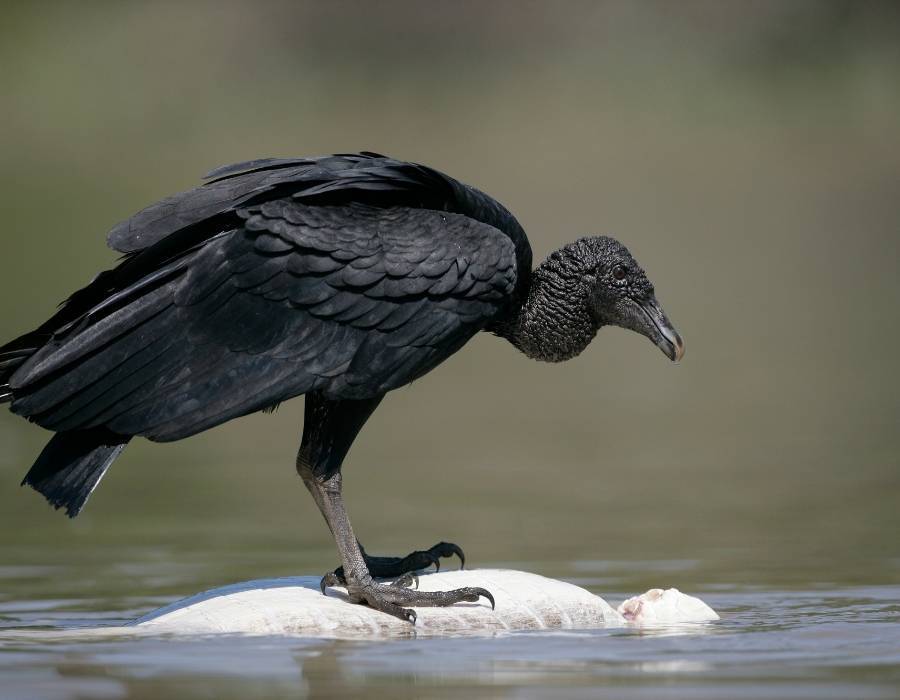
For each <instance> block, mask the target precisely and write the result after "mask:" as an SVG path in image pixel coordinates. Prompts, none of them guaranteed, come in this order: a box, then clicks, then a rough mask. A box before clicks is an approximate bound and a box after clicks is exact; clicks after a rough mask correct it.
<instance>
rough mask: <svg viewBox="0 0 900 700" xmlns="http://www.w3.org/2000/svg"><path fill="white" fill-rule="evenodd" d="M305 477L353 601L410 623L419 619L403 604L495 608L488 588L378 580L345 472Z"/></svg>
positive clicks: (310, 474)
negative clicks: (351, 513) (352, 515)
mask: <svg viewBox="0 0 900 700" xmlns="http://www.w3.org/2000/svg"><path fill="white" fill-rule="evenodd" d="M302 475H303V474H302ZM303 476H304V479H303V481H304V483H305V484H306V487H307V488H308V489H309V491H310V493H311V494H312V496H313V498H314V499H315V500H316V503H317V504H318V505H319V509H320V510H321V511H322V515H323V516H325V522H327V523H328V527H329V528H330V529H331V532H332V534H333V535H334V540H335V542H336V543H337V547H338V552H339V553H340V557H341V561H342V562H343V569H344V579H345V582H346V583H345V585H346V586H347V594H348V595H349V597H350V601H351V602H353V603H366V604H368V605H369V606H371V607H373V608H375V609H376V610H380V611H381V612H386V613H388V614H389V615H394V616H395V617H399V618H400V619H401V620H407V621H409V622H415V621H416V613H415V611H414V610H410V609H409V608H405V607H403V606H405V605H410V606H416V605H419V606H429V607H433V606H446V605H453V604H454V603H460V602H463V601H467V602H471V603H474V602H476V601H477V600H478V599H479V598H480V597H482V596H483V597H484V598H487V599H488V600H489V601H490V603H491V607H494V597H493V596H492V595H491V594H490V592H489V591H487V590H485V589H484V588H458V589H456V590H453V591H416V590H411V589H409V588H405V587H402V586H392V585H384V584H380V583H376V582H375V580H374V579H373V578H372V576H371V574H370V573H369V569H368V568H367V567H366V561H365V559H364V558H363V554H362V551H361V550H360V548H359V544H358V543H357V541H356V537H355V536H354V534H353V528H352V527H351V526H350V519H349V518H348V517H347V511H346V509H345V508H344V500H343V497H342V495H341V474H340V472H338V473H337V474H334V475H332V476H331V477H329V478H328V479H322V480H320V479H316V478H315V477H314V476H313V475H312V473H311V472H310V473H309V477H310V478H307V477H306V476H305V475H303Z"/></svg>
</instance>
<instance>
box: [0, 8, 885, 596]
mask: <svg viewBox="0 0 900 700" xmlns="http://www.w3.org/2000/svg"><path fill="white" fill-rule="evenodd" d="M898 10H900V5H898V4H897V3H893V2H885V3H878V2H852V1H847V2H825V1H822V2H806V1H803V0H796V1H794V2H789V3H783V2H774V1H764V0H761V1H758V2H752V3H749V2H748V3H741V2H713V1H695V2H685V3H670V2H664V1H659V2H591V3H577V2H565V3H527V2H489V3H480V2H457V3H440V4H438V3H406V2H379V3H362V2H327V3H326V2H322V3H292V2H284V3H280V2H257V3H243V4H241V3H231V2H210V3H202V2H191V3H174V2H173V3H162V2H160V3H150V2H147V3H94V2H85V3H81V2H70V3H18V4H17V3H5V4H4V12H3V15H4V17H3V22H2V25H0V66H3V69H2V71H0V95H2V97H0V99H2V102H0V153H2V154H3V157H2V160H0V212H2V217H3V227H2V233H0V260H2V276H0V336H2V340H4V341H5V340H6V339H10V338H12V337H14V336H16V335H18V334H20V333H22V332H25V331H28V330H30V329H31V328H32V327H34V326H35V325H37V324H38V323H39V322H41V321H43V320H44V319H45V318H46V317H47V316H48V315H49V314H50V313H51V312H52V310H53V309H54V306H55V305H56V304H57V303H58V302H59V301H61V300H62V299H63V298H65V297H66V296H67V295H68V294H69V293H71V292H72V291H73V290H75V289H76V288H78V287H79V286H81V285H83V284H84V283H86V282H88V281H89V280H90V278H91V277H92V276H93V275H94V274H95V273H96V272H97V271H99V270H100V269H103V268H106V267H109V266H110V265H112V264H114V261H115V255H114V254H113V253H112V252H111V251H109V250H107V249H106V248H105V246H104V236H105V234H106V232H107V230H108V229H109V228H110V227H111V226H112V225H113V224H114V223H116V222H117V221H119V220H121V219H123V218H125V217H127V216H129V215H130V214H132V213H133V212H135V211H136V210H138V209H140V208H141V207H143V206H144V205H146V204H148V203H150V202H153V201H155V200H157V199H159V198H161V197H163V196H165V195H167V194H170V193H172V192H174V191H177V190H181V189H186V188H188V187H191V186H193V185H195V184H197V182H198V180H199V177H200V176H201V175H202V174H203V173H205V172H206V171H207V170H209V169H210V168H212V167H213V166H217V165H220V164H223V163H229V162H234V161H239V160H245V159H251V158H257V157H264V156H292V155H316V154H324V153H330V152H335V151H343V152H346V151H353V150H360V149H369V150H375V151H379V152H383V153H387V154H389V155H392V156H394V157H398V158H403V159H408V160H414V161H419V162H423V163H427V164H429V165H431V166H433V167H436V168H438V169H440V170H443V171H445V172H447V173H449V174H451V175H453V176H455V177H457V178H459V179H461V180H463V181H465V182H468V183H470V184H472V185H475V186H477V187H479V188H481V189H483V190H485V191H487V192H489V193H490V194H492V195H494V196H495V197H497V198H498V199H499V200H500V201H502V202H503V203H504V204H505V205H506V206H508V207H509V208H510V209H511V210H512V211H513V212H514V213H515V214H516V216H517V217H518V218H519V220H520V222H521V223H522V225H523V226H524V227H525V229H526V230H527V231H528V232H529V235H530V238H531V241H532V245H533V248H534V251H535V257H536V259H538V260H540V259H542V258H543V257H544V256H545V255H546V254H547V253H549V252H550V251H551V250H553V249H554V248H556V247H558V246H560V245H562V244H563V243H565V242H567V241H569V240H572V239H573V238H575V237H577V236H579V235H584V234H589V233H590V234H596V233H609V234H613V235H616V236H617V237H619V238H620V239H621V240H623V241H624V242H625V243H626V244H627V245H628V246H629V247H630V248H631V250H632V252H633V253H634V254H635V256H636V257H637V258H638V260H639V261H640V262H641V264H642V265H643V266H644V267H645V268H646V269H647V271H648V273H649V274H650V277H651V279H652V280H653V281H654V282H655V284H656V287H657V291H658V295H659V298H660V300H661V302H662V304H663V306H664V307H665V308H666V310H667V312H668V313H669V315H670V317H671V318H672V319H673V321H674V322H675V323H676V325H677V326H678V328H679V330H680V331H681V333H682V335H683V337H684V338H685V341H686V346H687V354H686V357H685V360H684V361H683V363H682V364H681V365H679V366H673V365H672V364H671V363H669V362H668V360H667V359H666V358H665V357H664V356H663V355H662V354H661V353H660V352H659V351H658V350H657V349H656V348H655V347H653V346H652V345H651V344H650V343H648V342H647V341H646V340H645V339H642V338H640V337H638V336H636V335H634V334H630V333H626V332H624V331H621V330H618V329H605V330H603V331H601V333H600V334H599V336H598V338H597V340H596V341H595V343H594V344H593V345H592V346H591V347H590V348H589V349H588V351H587V352H585V353H584V354H583V355H582V356H581V357H579V358H577V359H576V360H574V361H571V362H569V363H566V364H563V365H558V366H551V365H542V364H537V363H534V362H531V361H529V360H527V359H526V358H524V357H523V356H520V355H518V354H517V353H516V352H515V351H514V350H513V349H512V348H511V347H510V346H508V345H507V344H506V343H505V342H504V341H501V340H498V339H496V338H493V337H488V336H485V337H481V338H477V339H476V340H474V341H473V342H472V343H470V345H469V346H468V347H467V348H465V350H464V351H463V352H461V353H459V354H458V355H457V356H456V357H454V358H452V359H451V360H450V361H449V362H447V363H446V364H445V365H443V366H442V367H440V368H439V369H438V370H437V371H435V372H434V373H432V374H431V375H429V376H428V377H426V378H425V379H423V380H421V381H419V382H417V383H416V384H415V385H413V386H411V387H409V388H407V389H404V390H400V391H397V392H394V393H393V394H392V395H390V396H389V398H388V400H387V401H385V403H384V404H383V405H382V407H381V408H380V409H379V411H378V412H377V413H376V415H375V416H374V418H373V419H372V420H371V421H370V423H369V424H368V426H367V427H366V428H365V430H364V432H363V433H362V435H361V437H360V438H359V440H358V441H357V443H356V445H355V447H354V449H353V451H352V452H351V454H350V457H349V459H348V461H347V463H346V464H345V468H344V473H345V484H346V491H347V497H348V503H349V508H350V514H351V517H352V518H353V522H354V526H355V528H356V531H357V533H358V534H359V535H360V537H361V539H362V541H363V542H364V544H366V546H367V548H368V549H369V550H370V551H372V552H375V553H398V554H399V553H405V552H407V551H409V550H410V549H413V548H417V547H422V546H428V545H431V544H433V543H434V542H437V541H438V540H441V539H449V540H452V541H455V542H458V543H460V544H461V545H463V547H464V548H465V549H466V551H467V554H468V556H469V560H470V562H471V563H472V564H473V565H475V566H485V565H509V566H516V567H520V568H526V569H530V570H535V571H539V572H542V573H547V574H550V575H554V576H568V577H570V578H577V577H578V576H585V577H588V578H590V577H591V576H593V577H595V579H596V580H600V581H601V582H602V580H603V577H604V576H607V575H610V576H611V575H612V574H611V573H610V572H615V571H617V572H619V574H618V575H619V576H620V577H619V578H618V579H616V585H619V584H621V589H623V590H637V589H639V588H643V587H647V586H649V585H658V584H663V585H680V586H683V587H691V586H693V587H696V586H698V585H700V584H701V583H703V584H707V585H712V584H716V583H749V584H754V583H759V584H763V583H769V584H773V583H778V584H780V585H798V586H799V585H804V586H805V585H809V584H810V583H815V582H828V581H836V582H854V581H864V582H871V583H879V582H888V581H894V582H896V581H898V580H900V537H898V532H900V507H898V505H900V503H898V493H900V458H898V454H900V437H898V427H900V426H898V419H900V399H898V389H900V381H898V373H897V367H896V356H897V348H898V341H900V330H898V301H900V275H898V259H900V129H898V125H900V11H898ZM302 413H303V411H302V400H295V401H293V402H291V403H289V404H286V405H284V406H283V407H282V408H281V409H280V411H279V412H278V413H276V414H275V415H274V416H252V417H249V418H246V419H243V420H240V421H237V422H234V423H231V424H229V425H226V426H223V427H221V428H218V429H216V430H213V431H210V432H208V433H205V434H203V435H201V436H198V437H196V438H193V439H190V440H187V441H184V442H181V443H177V444H173V445H152V444H149V443H146V442H143V441H137V442H136V443H134V444H133V445H132V446H130V447H129V448H128V450H127V451H126V452H125V453H124V455H123V456H122V458H120V459H119V461H118V462H117V463H116V464H115V467H114V468H113V469H112V470H111V471H110V473H109V474H108V475H107V476H106V478H105V479H104V481H103V484H102V486H101V488H100V489H99V490H98V491H97V492H96V493H95V494H94V496H93V498H92V500H91V502H90V503H89V507H88V508H87V509H86V511H85V512H84V513H83V514H82V515H81V516H80V517H79V518H78V519H77V520H74V521H69V520H67V519H66V518H65V517H63V516H62V515H61V514H58V513H53V512H52V511H51V510H50V509H49V508H48V507H47V506H46V504H45V503H44V501H43V499H41V498H40V497H39V496H38V495H37V494H35V493H33V492H31V491H30V490H29V491H26V490H24V489H20V488H19V486H18V484H19V481H20V479H21V477H22V476H23V475H24V473H25V471H26V470H27V469H28V467H29V466H30V465H31V463H32V461H33V459H34V458H35V456H36V455H37V453H38V452H39V450H40V449H41V447H42V446H43V444H44V442H45V441H46V439H47V437H48V436H47V434H46V433H44V432H43V431H42V430H40V429H39V428H36V427H34V426H31V425H28V424H27V423H25V422H24V421H22V420H20V419H18V418H16V417H14V416H12V415H9V414H7V413H6V412H4V413H3V414H2V415H0V484H2V485H0V565H18V566H22V565H29V566H33V565H34V566H36V565H48V564H60V565H64V566H65V567H67V568H65V569H64V570H65V571H66V575H65V576H64V580H62V581H61V580H59V578H58V577H46V576H44V577H42V576H35V577H34V580H29V581H28V590H27V594H28V595H31V596H40V595H59V594H60V592H61V591H63V590H65V591H66V593H67V594H68V595H72V596H73V597H77V596H78V595H80V594H83V593H85V592H86V591H87V590H88V589H89V590H90V591H91V594H92V595H97V596H100V599H101V600H102V603H98V605H105V606H107V607H109V606H110V605H114V604H115V603H114V601H115V599H116V596H119V595H125V594H126V593H128V592H132V593H133V592H134V591H136V590H140V591H143V592H144V593H149V592H153V593H158V594H160V595H170V594H187V593H191V592H194V591H195V590H198V589H199V588H200V587H202V586H205V585H215V584H220V583H225V582H228V581H233V580H239V579H242V578H250V577H262V576H271V575H284V574H297V573H304V574H312V573H320V572H324V571H325V570H326V569H329V568H332V567H334V566H335V565H336V564H337V563H338V562H337V557H336V552H335V550H334V547H333V543H332V541H331V539H330V536H329V535H328V532H327V529H326V528H325V526H324V523H323V522H321V520H320V516H319V514H318V512H317V511H316V509H315V507H314V505H313V503H312V500H311V499H310V498H309V496H308V494H307V493H306V491H305V490H304V489H303V487H302V485H301V483H300V481H299V479H298V478H297V476H296V474H295V473H294V469H293V458H294V454H295V450H296V447H297V444H298V440H299V434H300V430H301V423H302ZM643 561H655V562H657V564H656V565H654V567H652V572H650V573H648V572H647V571H646V570H645V569H643V568H642V567H641V565H640V562H643ZM660 561H662V562H665V561H672V562H675V563H676V564H673V566H672V569H671V574H670V575H669V577H668V578H667V579H666V580H665V581H660V580H659V571H660V570H665V569H660V568H659V567H660V565H659V564H658V562H660ZM651 573H652V576H651ZM623 577H624V578H623ZM6 585H12V584H9V583H8V582H7V584H6ZM21 594H22V595H25V592H24V591H23V592H22V593H21Z"/></svg>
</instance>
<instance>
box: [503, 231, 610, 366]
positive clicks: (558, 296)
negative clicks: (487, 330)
mask: <svg viewBox="0 0 900 700" xmlns="http://www.w3.org/2000/svg"><path fill="white" fill-rule="evenodd" d="M577 262H578V261H577V260H573V259H572V256H571V251H569V250H567V249H566V248H563V249H561V250H558V251H556V252H555V253H553V254H552V255H551V256H550V257H549V258H547V259H546V260H545V261H544V262H543V263H541V264H540V266H539V267H538V268H537V269H536V270H535V271H534V272H533V273H532V275H531V285H530V287H529V289H528V293H527V295H526V297H525V301H524V303H523V304H522V305H521V306H520V307H518V308H517V309H515V310H514V311H512V312H511V314H510V316H509V317H507V318H506V319H504V320H503V321H502V322H501V323H499V324H497V327H496V328H495V329H494V332H495V333H496V334H497V335H499V336H501V337H503V338H506V339H507V340H508V341H509V342H511V343H512V344H513V345H514V346H515V347H516V348H518V349H519V350H521V351H522V352H523V353H525V354H526V355H527V356H528V357H530V358H532V359H535V360H541V361H544V362H562V361H563V360H569V359H571V358H573V357H575V356H576V355H578V354H579V353H581V351H582V350H584V349H585V348H586V347H587V346H588V344H589V343H590V342H591V341H592V340H593V339H594V336H595V335H596V334H597V330H598V328H599V324H598V323H597V322H596V321H595V320H594V318H593V315H592V314H591V290H590V286H589V284H588V283H587V282H586V281H585V280H584V279H583V275H582V274H581V272H580V269H579V268H580V266H579V265H578V264H577Z"/></svg>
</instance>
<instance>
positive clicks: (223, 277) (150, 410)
mask: <svg viewBox="0 0 900 700" xmlns="http://www.w3.org/2000/svg"><path fill="white" fill-rule="evenodd" d="M266 167H267V166H266V164H265V163H263V164H261V165H259V167H258V168H256V169H251V170H252V172H253V173H255V174H256V175H257V176H259V177H263V176H265V175H266V173H268V172H269V171H268V170H266V169H265V168H266ZM304 167H305V166H304ZM271 172H279V171H276V170H272V171H271ZM223 177H226V179H224V180H221V181H220V182H222V183H227V182H228V179H227V177H228V175H224V176H223ZM358 184H359V183H358ZM362 184H365V185H372V186H376V185H377V184H378V183H377V182H370V183H362ZM223 186H224V185H223ZM197 206H198V207H200V209H203V207H204V206H205V205H203V204H202V203H199V204H197ZM167 207H170V205H168V204H167V205H165V206H164V207H163V208H162V209H160V210H159V211H163V209H166V210H168V209H167ZM236 215H237V218H236V220H237V221H240V222H242V223H243V225H242V226H240V227H238V228H235V229H234V230H232V231H231V232H228V233H220V234H218V235H217V236H215V237H213V238H211V239H210V240H209V241H208V242H206V243H205V244H203V245H200V246H198V247H196V248H195V249H192V250H190V251H189V252H187V253H186V254H184V255H182V257H180V258H178V259H177V260H176V261H175V262H172V263H167V264H169V265H172V266H177V274H172V275H171V276H170V277H166V278H163V279H162V282H161V283H160V284H156V285H147V284H146V283H145V281H144V280H143V278H142V279H138V280H136V281H135V282H134V283H133V284H132V285H131V287H126V288H124V289H123V290H122V291H121V292H119V293H120V294H121V295H122V296H121V303H119V304H118V305H117V306H116V307H115V308H113V309H111V310H109V309H107V310H106V311H105V312H104V313H103V314H98V315H97V318H96V319H95V320H93V321H90V319H91V314H90V312H88V313H87V315H86V316H85V318H87V319H89V322H88V321H84V320H82V322H81V325H76V326H75V327H74V328H73V329H72V330H70V331H69V332H68V333H67V334H65V335H64V336H62V337H60V338H58V339H57V340H56V341H55V344H48V345H47V346H46V347H45V348H44V349H42V350H41V351H40V352H39V353H38V354H37V355H36V356H35V357H34V358H32V359H31V360H29V361H28V362H27V363H26V364H25V365H24V366H23V367H22V368H21V369H19V370H18V371H17V372H16V373H15V374H14V375H13V377H12V382H11V385H12V387H13V391H14V394H15V401H14V402H13V405H12V409H13V410H14V411H15V412H17V413H21V414H23V415H28V416H30V417H32V419H34V420H36V421H37V422H39V423H40V424H42V425H45V426H46V427H50V428H53V429H58V430H62V429H65V430H78V429H85V428H89V427H98V426H101V425H102V426H105V427H106V428H108V429H110V430H113V431H114V432H116V433H119V434H123V435H144V436H146V437H149V438H151V439H154V440H163V441H164V440H175V439H179V438H182V437H186V436H188V435H192V434H195V433H197V432H199V431H201V430H204V429H206V428H209V427H212V426H214V425H217V424H219V423H222V422H224V421H226V420H229V419H231V418H235V417H237V416H240V415H244V414H246V413H250V412H253V411H257V410H260V409H262V408H265V407H267V406H271V405H272V404H275V403H278V402H281V401H284V400H286V399H288V398H291V397H293V396H297V395H299V394H302V393H305V392H308V391H311V390H313V389H316V390H320V391H322V392H324V394H325V395H326V396H330V397H333V398H364V397H368V396H374V395H378V394H381V393H384V392H385V391H389V390H391V389H394V388H397V387H399V386H402V385H403V384H406V383H408V382H410V381H412V380H414V379H416V378H418V377H420V376H422V375H423V374H425V373H426V372H428V371H429V370H431V369H432V368H434V367H435V366H436V365H437V364H439V363H440V362H442V361H443V360H444V359H446V357H448V356H449V355H450V354H452V353H453V352H455V350H456V349H458V348H459V347H460V346H461V345H462V344H464V343H465V342H466V341H467V340H468V339H469V338H471V336H472V335H474V334H475V333H476V332H477V331H478V330H480V329H481V328H483V327H484V326H485V325H486V324H488V323H489V322H490V321H491V320H492V319H493V318H495V317H496V316H497V315H498V314H501V313H503V312H504V310H505V308H506V305H507V304H508V303H509V299H510V298H511V296H512V295H513V292H514V289H515V285H516V251H515V248H514V244H513V242H512V241H511V240H510V238H509V237H508V236H507V235H505V234H504V233H501V232H500V231H498V230H497V229H495V228H494V227H492V226H489V225H487V224H484V223H481V222H479V221H475V220H474V219H471V218H468V217H466V216H462V215H459V214H452V213H448V212H444V211H432V210H426V209H413V208H407V207H389V208H379V207H371V206H366V205H360V204H351V205H341V206H309V205H305V204H302V203H300V202H298V201H295V200H293V199H282V200H277V201H272V202H266V203H264V204H261V205H259V206H251V207H246V208H243V209H238V210H236ZM148 216H149V214H148ZM461 259H462V260H463V263H462V264H461V263H460V260H461ZM141 285H144V286H143V287H142V286H141ZM132 287H133V289H132ZM102 303H103V302H101V304H102ZM99 305H100V304H98V306H99Z"/></svg>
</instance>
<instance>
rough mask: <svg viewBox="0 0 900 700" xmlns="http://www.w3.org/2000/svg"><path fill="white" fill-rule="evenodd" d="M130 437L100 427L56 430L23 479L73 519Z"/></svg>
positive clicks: (23, 483)
mask: <svg viewBox="0 0 900 700" xmlns="http://www.w3.org/2000/svg"><path fill="white" fill-rule="evenodd" d="M130 439H131V438H130V437H129V436H127V435H116V434H115V433H112V432H110V431H108V430H105V429H102V428H97V429H93V430H80V431H72V432H63V433H57V434H56V435H54V436H53V438H52V439H51V440H50V442H48V443H47V446H46V447H45V448H44V450H43V452H41V454H40V456H39V457H38V458H37V461H36V462H35V463H34V466H33V467H31V469H30V470H29V471H28V474H26V475H25V478H24V479H23V480H22V486H25V485H26V484H27V485H28V486H31V487H32V488H33V489H34V490H35V491H38V492H39V493H40V494H42V495H43V496H44V498H46V499H47V501H48V502H49V503H50V505H52V506H53V507H54V508H65V509H66V515H68V516H69V517H70V518H74V517H75V516H76V515H78V513H79V512H80V511H81V509H82V508H83V507H84V504H85V503H86V502H87V499H88V497H89V496H90V495H91V493H93V491H94V489H95V488H97V484H98V483H100V479H102V478H103V475H104V474H105V473H106V470H107V469H109V466H110V465H111V464H112V463H113V462H114V461H115V459H116V457H118V456H119V454H120V453H121V452H122V450H123V449H125V445H127V444H128V441H129V440H130Z"/></svg>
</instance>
